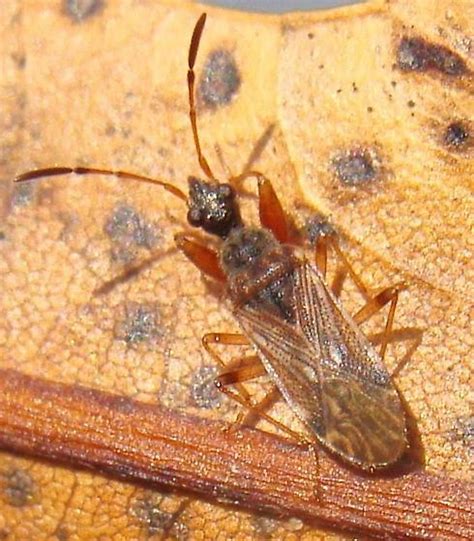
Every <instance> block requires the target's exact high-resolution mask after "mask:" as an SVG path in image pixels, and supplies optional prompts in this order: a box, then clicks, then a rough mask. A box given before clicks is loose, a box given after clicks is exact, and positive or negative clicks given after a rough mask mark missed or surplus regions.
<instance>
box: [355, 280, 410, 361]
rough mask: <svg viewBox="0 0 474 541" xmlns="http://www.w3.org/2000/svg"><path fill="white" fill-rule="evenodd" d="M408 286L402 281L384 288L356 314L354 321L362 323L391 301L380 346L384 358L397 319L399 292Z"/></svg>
mask: <svg viewBox="0 0 474 541" xmlns="http://www.w3.org/2000/svg"><path fill="white" fill-rule="evenodd" d="M405 288H406V284H404V283H403V282H400V283H399V284H395V285H393V286H390V287H387V288H385V289H383V290H382V291H381V292H380V293H378V294H377V295H375V297H372V298H371V299H369V300H368V301H367V303H366V304H365V306H363V307H362V308H361V309H360V310H359V311H358V312H357V313H356V314H355V315H354V316H353V318H354V321H355V322H356V323H357V324H359V325H360V324H361V323H363V322H364V321H367V320H368V319H369V318H370V317H372V316H373V315H374V314H376V313H377V312H378V311H380V310H381V309H382V308H383V307H384V306H385V305H386V304H388V303H390V310H389V313H388V317H387V322H386V324H385V330H384V333H383V337H382V345H381V346H380V356H381V358H382V359H383V358H384V356H385V352H386V350H387V344H388V339H389V337H390V334H391V332H392V327H393V321H394V319H395V310H396V308H397V302H398V294H399V293H400V291H403V290H404V289H405Z"/></svg>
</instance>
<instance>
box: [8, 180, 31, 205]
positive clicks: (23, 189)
mask: <svg viewBox="0 0 474 541" xmlns="http://www.w3.org/2000/svg"><path fill="white" fill-rule="evenodd" d="M36 194H37V188H36V187H35V186H34V185H33V184H32V183H26V184H15V185H14V186H13V189H12V193H11V196H10V206H11V207H12V208H13V207H26V206H28V205H29V204H31V203H33V202H34V201H36Z"/></svg>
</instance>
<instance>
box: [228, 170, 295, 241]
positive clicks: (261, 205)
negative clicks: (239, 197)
mask: <svg viewBox="0 0 474 541" xmlns="http://www.w3.org/2000/svg"><path fill="white" fill-rule="evenodd" d="M249 177H254V178H256V179H257V186H258V212H259V216H260V223H261V224H262V225H263V227H266V228H268V229H270V231H272V233H273V234H274V235H275V237H276V238H277V239H278V240H279V241H280V242H281V243H283V244H285V243H287V242H289V240H290V234H289V230H288V224H287V221H286V215H285V211H284V210H283V207H282V205H281V203H280V200H279V199H278V196H277V194H276V193H275V190H274V189H273V186H272V183H271V181H270V180H269V179H268V178H267V177H266V176H265V175H263V174H262V173H260V172H259V171H247V172H245V173H242V174H241V175H237V176H236V177H231V178H230V179H229V183H230V184H233V185H235V184H239V183H240V182H242V181H243V180H245V179H246V178H249Z"/></svg>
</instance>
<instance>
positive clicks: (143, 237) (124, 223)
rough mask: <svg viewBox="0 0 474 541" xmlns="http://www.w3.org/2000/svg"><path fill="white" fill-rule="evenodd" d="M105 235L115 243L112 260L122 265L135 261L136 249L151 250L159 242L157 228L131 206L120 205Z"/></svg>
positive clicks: (106, 227)
mask: <svg viewBox="0 0 474 541" xmlns="http://www.w3.org/2000/svg"><path fill="white" fill-rule="evenodd" d="M104 231H105V233H106V234H107V235H108V236H109V237H110V239H111V240H112V242H113V248H112V258H113V259H114V260H116V261H119V262H120V263H130V262H131V261H133V260H134V259H135V256H136V251H135V249H136V248H145V249H148V250H150V249H151V248H154V247H155V246H156V244H157V242H158V234H157V231H156V227H155V226H154V225H153V224H152V223H150V222H147V221H145V220H144V218H143V217H142V216H141V215H140V214H139V213H138V212H137V211H136V210H135V209H134V208H133V207H132V206H130V205H127V204H120V205H119V206H118V207H116V208H115V210H114V212H113V214H112V216H111V217H110V218H109V219H108V220H107V222H106V223H105V226H104Z"/></svg>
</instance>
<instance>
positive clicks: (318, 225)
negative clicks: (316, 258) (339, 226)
mask: <svg viewBox="0 0 474 541" xmlns="http://www.w3.org/2000/svg"><path fill="white" fill-rule="evenodd" d="M304 235H305V237H306V238H307V239H308V240H309V242H310V243H311V244H314V243H315V242H316V241H317V240H318V239H319V237H328V236H332V235H336V230H335V229H334V227H333V226H332V225H331V224H330V223H329V222H328V220H327V218H325V217H324V216H323V215H322V214H314V215H313V216H312V217H311V218H309V219H308V220H307V221H306V224H305V226H304Z"/></svg>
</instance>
